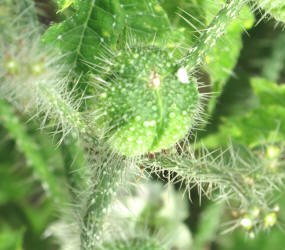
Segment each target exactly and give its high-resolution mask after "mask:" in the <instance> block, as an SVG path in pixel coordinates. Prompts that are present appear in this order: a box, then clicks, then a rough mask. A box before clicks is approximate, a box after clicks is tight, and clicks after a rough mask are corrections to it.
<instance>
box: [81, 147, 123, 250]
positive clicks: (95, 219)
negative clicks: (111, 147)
mask: <svg viewBox="0 0 285 250" xmlns="http://www.w3.org/2000/svg"><path fill="white" fill-rule="evenodd" d="M99 154H100V155H99ZM102 154H104V153H103V152H99V153H98V155H96V159H95V161H96V162H95V167H94V168H95V169H94V171H95V172H94V174H93V176H92V177H91V178H90V179H89V183H88V184H89V192H88V195H87V199H86V202H85V206H84V210H83V214H82V226H81V249H82V250H92V249H96V248H95V246H96V244H97V243H98V241H100V239H102V237H101V234H102V231H101V230H102V225H103V221H104V217H105V216H106V215H107V212H108V207H109V205H110V203H111V201H112V200H113V198H114V195H115V194H116V190H117V189H118V186H119V183H120V179H121V175H122V173H123V171H124V169H125V166H126V165H125V164H126V163H125V162H123V161H121V160H122V159H116V157H115V158H113V157H112V156H111V157H110V156H107V157H106V156H105V157H106V158H105V159H104V158H102Z"/></svg>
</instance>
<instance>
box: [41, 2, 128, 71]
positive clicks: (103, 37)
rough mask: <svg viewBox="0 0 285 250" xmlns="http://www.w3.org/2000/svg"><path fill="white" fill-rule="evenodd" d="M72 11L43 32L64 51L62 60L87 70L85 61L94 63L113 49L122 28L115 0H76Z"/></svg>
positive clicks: (119, 10)
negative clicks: (72, 12) (73, 11)
mask: <svg viewBox="0 0 285 250" xmlns="http://www.w3.org/2000/svg"><path fill="white" fill-rule="evenodd" d="M77 2H78V4H76V6H75V7H76V11H75V13H74V14H73V15H72V16H70V17H68V18H67V19H66V20H65V21H63V22H62V23H59V24H55V25H53V26H51V27H50V28H49V29H48V30H47V32H46V33H45V34H44V36H43V41H44V42H45V43H51V44H52V45H53V46H55V47H58V48H59V49H60V51H61V53H63V54H65V60H66V61H65V62H66V63H67V64H70V65H71V67H72V68H74V69H76V70H78V71H80V72H81V71H85V72H86V71H88V70H89V67H88V66H87V65H86V64H87V63H91V64H97V63H99V62H101V61H102V59H101V60H100V59H97V57H104V55H105V54H106V53H107V51H108V48H112V49H114V48H115V47H116V43H117V40H118V37H119V34H120V32H121V31H122V21H123V20H122V11H121V7H120V3H119V0H107V1H106V0H90V1H86V0H78V1H77Z"/></svg>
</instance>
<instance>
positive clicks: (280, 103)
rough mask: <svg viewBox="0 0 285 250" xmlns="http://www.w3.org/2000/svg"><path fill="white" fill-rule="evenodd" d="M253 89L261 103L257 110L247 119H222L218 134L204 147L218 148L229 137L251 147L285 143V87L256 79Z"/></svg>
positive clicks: (206, 140) (253, 82)
mask: <svg viewBox="0 0 285 250" xmlns="http://www.w3.org/2000/svg"><path fill="white" fill-rule="evenodd" d="M251 85H252V87H253V90H254V93H255V94H256V97H257V99H258V104H257V107H255V108H253V109H252V110H251V111H250V112H248V113H247V114H246V115H241V116H240V115H237V116H232V117H226V118H223V124H222V125H221V126H220V128H219V133H217V134H214V135H210V136H209V137H207V138H206V139H205V140H203V142H204V143H205V144H207V145H208V146H209V145H211V146H212V147H217V146H219V145H220V144H225V143H226V142H227V140H228V139H229V137H230V138H231V139H232V140H233V141H236V142H239V143H243V144H246V145H249V146H250V147H254V146H257V145H260V144H263V143H268V142H276V141H278V140H282V141H285V123H284V121H285V86H283V85H277V84H275V83H273V82H269V81H267V80H265V79H261V78H253V79H252V80H251Z"/></svg>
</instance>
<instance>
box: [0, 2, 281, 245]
mask: <svg viewBox="0 0 285 250" xmlns="http://www.w3.org/2000/svg"><path fill="white" fill-rule="evenodd" d="M55 2H56V4H57V5H58V6H57V8H58V12H57V14H58V20H59V21H58V23H56V24H52V25H50V27H45V26H44V25H43V24H41V22H40V21H39V20H41V18H43V16H42V15H43V13H42V11H43V12H44V10H45V8H44V6H42V7H38V8H37V7H36V6H35V3H34V1H32V0H23V1H20V2H19V1H16V0H2V1H1V2H0V24H1V27H3V28H1V29H0V35H1V37H0V50H1V54H0V56H1V61H0V63H1V65H0V79H1V85H0V122H1V124H2V126H3V128H4V129H5V131H7V132H8V133H9V134H10V136H11V137H12V138H13V140H14V141H15V142H16V145H17V149H18V151H20V152H21V153H22V155H23V156H24V157H25V158H26V160H27V161H28V163H29V165H31V169H32V170H31V171H32V172H33V174H34V175H35V176H36V177H37V180H38V181H39V182H40V183H42V185H43V186H44V190H45V191H46V193H47V194H49V195H50V199H51V200H52V201H53V202H54V204H56V207H57V208H58V211H62V212H61V214H62V216H61V217H62V219H61V220H59V221H58V222H56V223H54V224H53V225H52V226H51V227H50V229H49V230H47V232H50V233H53V234H55V235H56V236H57V237H58V241H59V245H60V246H61V248H62V249H88V250H89V249H168V247H169V245H171V244H172V243H171V244H170V243H169V242H167V241H166V240H162V241H161V239H160V237H159V235H158V234H157V232H156V231H155V229H156V227H157V225H160V223H161V225H162V227H163V225H166V224H167V223H170V224H171V226H169V227H174V226H173V225H174V224H175V225H176V226H177V225H179V226H180V228H181V227H183V226H182V225H181V223H180V222H179V223H177V222H176V223H174V222H167V220H164V219H162V218H163V217H160V216H159V215H157V214H155V212H153V213H154V214H152V213H150V216H151V217H150V218H153V220H154V222H153V224H152V223H149V225H148V227H147V228H146V229H145V230H144V228H143V226H142V225H145V223H146V222H145V221H146V220H147V219H148V218H145V217H144V215H145V214H148V212H147V211H148V209H150V210H153V211H158V212H157V213H159V211H160V208H158V207H156V206H157V205H155V204H154V205H153V207H151V208H148V209H147V208H146V210H145V211H144V212H143V213H142V214H141V215H140V217H139V218H137V220H136V222H135V223H134V224H135V225H138V226H136V227H135V231H136V232H135V233H130V232H129V231H128V230H127V229H126V228H127V227H128V226H130V225H131V223H130V222H129V221H128V219H126V218H122V219H121V221H123V222H118V221H116V220H114V221H112V222H110V221H108V216H109V213H110V212H112V204H114V201H115V200H116V199H120V200H124V198H122V197H124V196H126V192H127V191H130V190H132V184H134V183H135V182H136V179H138V181H139V180H140V179H141V178H143V177H145V176H147V177H150V176H152V177H154V176H158V177H160V178H162V179H164V180H165V181H168V183H169V184H176V185H180V187H181V189H182V190H183V191H184V193H187V194H188V195H189V197H190V198H191V194H192V195H193V191H192V190H193V189H194V188H197V189H198V192H199V195H200V196H199V200H200V202H201V200H202V197H207V198H209V199H212V200H215V201H217V200H219V201H222V202H225V203H228V204H229V205H230V206H229V208H227V209H228V210H231V211H234V212H235V214H236V218H235V219H234V220H232V221H230V222H229V223H230V224H229V226H228V227H227V228H226V229H225V231H231V230H233V229H235V228H236V227H242V228H243V229H244V230H245V231H247V232H248V234H249V235H251V236H252V235H254V234H255V233H256V232H257V231H259V230H261V229H268V228H270V227H272V226H274V225H275V224H276V223H277V222H278V216H277V214H278V213H279V210H278V209H277V205H276V204H277V201H275V200H274V198H275V196H276V192H277V191H278V190H280V189H281V187H282V183H283V181H284V173H283V172H284V171H283V170H284V131H285V130H284V125H283V124H282V120H284V119H281V121H280V122H281V124H280V126H279V127H277V124H276V122H275V120H274V119H271V118H272V117H274V116H273V114H274V113H277V114H278V116H279V118H281V117H284V114H285V111H284V107H283V104H284V95H285V92H284V87H283V86H279V85H277V84H275V83H272V82H270V81H276V80H277V78H278V77H279V75H280V72H281V67H282V65H283V64H282V63H283V61H284V56H280V57H279V56H277V55H278V52H279V51H280V50H281V49H282V42H280V41H283V40H284V39H283V36H284V35H280V40H278V41H279V42H278V41H276V43H275V45H274V48H275V50H273V54H272V57H271V58H270V59H268V60H266V61H265V63H264V65H266V66H267V67H272V68H273V69H274V71H272V74H270V73H271V71H268V70H267V67H266V66H265V67H264V70H263V72H264V73H263V75H264V79H261V78H252V88H253V90H254V92H255V97H254V98H255V101H254V105H253V107H252V109H251V111H250V112H249V113H247V115H246V116H245V115H244V114H238V115H236V116H235V117H227V118H225V119H224V122H223V123H222V124H221V125H220V127H219V131H218V132H215V133H211V131H210V132H209V134H206V135H204V134H202V133H201V134H199V133H198V134H197V131H198V129H201V128H204V129H205V128H207V121H208V119H209V117H210V116H211V115H214V110H217V106H216V103H217V98H218V97H219V94H220V93H221V92H222V90H223V88H224V85H225V83H226V82H227V80H228V79H229V77H230V76H231V74H232V70H233V67H234V66H235V64H236V62H237V60H238V57H239V54H240V50H241V48H242V40H241V35H242V32H243V29H244V28H245V29H250V28H251V27H252V26H253V23H254V16H253V14H252V12H253V11H254V10H255V9H259V8H263V9H265V13H266V15H271V16H272V17H273V18H275V19H276V20H277V21H278V22H280V24H281V25H283V23H282V22H284V21H285V20H284V13H285V11H284V4H283V3H281V2H280V1H278V0H276V1H274V0H272V1H268V0H258V1H251V2H250V1H247V0H228V1H224V0H219V1H217V2H213V1H210V0H204V1H200V2H197V1H192V0H189V1H183V0H180V1H178V0H177V1H170V0H169V1H167V0H160V1H159V0H144V1H137V0H108V1H106V0H89V1H88V0H58V1H55ZM174 2H175V4H174ZM175 13H178V15H175ZM177 17H180V18H177ZM261 19H262V18H261ZM282 39H283V40H282ZM276 51H277V52H276ZM271 62H274V63H271ZM278 62H279V63H278ZM203 74H204V75H206V74H207V75H208V78H209V79H208V80H207V81H208V82H206V80H204V79H203V77H201V75H203ZM270 76H271V77H270ZM266 77H267V78H270V79H265V78H266ZM207 84H209V85H208V86H207ZM251 96H252V95H251ZM27 119H29V120H32V125H26V124H25V122H24V121H26V120H27ZM35 127H40V128H42V129H43V131H48V132H50V133H52V134H53V138H55V140H56V141H57V142H58V148H59V149H57V151H56V152H55V153H51V149H46V147H47V146H46V145H49V144H50V143H51V142H50V139H48V138H45V137H44V135H42V138H44V139H42V140H43V141H41V140H40V139H39V138H37V133H34V132H33V131H30V130H31V129H32V128H35ZM229 135H230V136H229ZM40 137H41V136H40ZM229 139H230V140H232V142H231V143H229ZM51 147H52V148H53V146H51ZM39 148H42V149H41V150H40V149H39ZM56 157H58V159H55V158H56ZM50 159H51V160H52V159H54V162H57V163H59V162H61V164H59V165H61V167H58V168H54V169H51V167H50V164H49V160H50ZM52 165H53V164H52ZM63 186H64V188H63ZM68 203H71V204H72V206H70V205H67V204H68ZM223 209H225V208H224V206H223V205H221V206H211V205H209V207H207V209H206V210H205V213H204V214H205V216H204V217H203V218H206V219H207V218H208V219H207V220H209V221H210V222H211V223H210V224H209V227H208V229H207V230H206V229H205V226H203V225H205V222H204V220H206V219H202V220H201V226H200V227H199V228H198V231H197V235H196V237H194V243H193V245H192V247H194V248H195V249H202V248H203V246H204V244H205V243H207V242H208V241H210V239H211V237H212V236H213V235H214V234H215V232H216V231H217V230H218V229H217V228H218V222H219V220H220V216H221V214H222V211H223ZM144 213H145V214H144ZM215 215H219V216H217V217H216V218H213V217H214V216H215ZM142 218H143V219H146V220H143V219H142ZM161 221H162V222H161ZM112 223H114V224H113V225H112ZM231 223H232V224H231ZM108 225H109V227H108ZM110 225H111V227H110ZM116 227H119V228H116ZM0 229H1V228H0ZM3 230H6V229H3ZM7 230H8V231H9V230H10V229H9V228H8V229H7ZM7 230H6V231H7ZM183 230H184V229H183ZM183 230H182V231H183ZM109 231H110V232H111V233H112V232H113V233H114V234H115V233H116V236H115V237H113V238H110V236H108V234H109ZM170 231H171V230H170ZM183 232H184V231H183ZM15 235H16V236H15V237H17V239H18V238H19V240H17V243H18V242H19V244H21V241H22V238H21V237H22V235H23V230H21V231H19V232H17V234H15ZM164 237H165V238H166V237H167V236H166V235H164ZM173 244H174V243H173ZM181 249H183V247H182V248H181Z"/></svg>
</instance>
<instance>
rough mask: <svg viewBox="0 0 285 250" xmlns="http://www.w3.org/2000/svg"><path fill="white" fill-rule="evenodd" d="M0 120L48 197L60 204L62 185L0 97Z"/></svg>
mask: <svg viewBox="0 0 285 250" xmlns="http://www.w3.org/2000/svg"><path fill="white" fill-rule="evenodd" d="M0 120H1V121H2V124H3V126H4V127H5V128H6V129H7V130H8V132H9V133H10V134H11V135H12V136H13V138H14V140H15V141H16V143H17V145H18V147H19V149H20V151H21V152H23V154H24V155H25V156H26V158H27V160H28V161H29V162H30V163H31V165H32V166H33V168H34V170H35V173H36V174H37V176H38V177H39V178H40V180H41V182H42V184H43V186H44V187H45V188H46V189H47V191H48V192H49V193H50V195H51V196H52V197H53V198H54V199H55V200H56V201H57V202H58V204H61V203H62V202H65V201H66V200H67V199H66V197H65V195H64V192H63V190H62V184H61V183H60V182H58V181H57V180H56V178H55V177H54V176H53V174H52V172H50V170H49V167H48V165H47V164H46V161H45V159H44V158H43V157H42V155H41V154H40V152H39V149H38V148H37V145H36V143H35V141H34V140H33V139H32V138H31V137H30V136H29V135H28V133H27V132H26V129H25V127H24V126H23V125H22V124H21V122H20V121H19V119H18V117H17V115H16V114H15V112H14V110H13V109H12V108H11V106H10V105H9V104H8V103H7V102H6V101H4V100H3V99H2V98H1V97H0Z"/></svg>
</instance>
